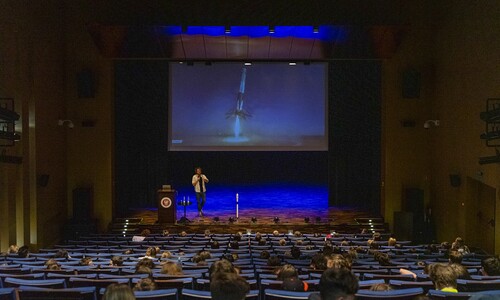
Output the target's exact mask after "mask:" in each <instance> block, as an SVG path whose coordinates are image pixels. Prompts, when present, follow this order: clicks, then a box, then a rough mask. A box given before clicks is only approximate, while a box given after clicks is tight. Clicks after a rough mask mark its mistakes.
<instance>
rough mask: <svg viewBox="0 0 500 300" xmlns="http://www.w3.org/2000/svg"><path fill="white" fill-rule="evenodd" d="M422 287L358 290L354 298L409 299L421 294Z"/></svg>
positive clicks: (362, 299) (422, 291)
mask: <svg viewBox="0 0 500 300" xmlns="http://www.w3.org/2000/svg"><path fill="white" fill-rule="evenodd" d="M423 294H424V290H423V289H422V288H411V289H401V290H392V291H370V290H358V292H357V293H356V299H358V300H371V299H392V300H396V299H397V300H411V299H413V298H414V297H415V296H419V295H423Z"/></svg>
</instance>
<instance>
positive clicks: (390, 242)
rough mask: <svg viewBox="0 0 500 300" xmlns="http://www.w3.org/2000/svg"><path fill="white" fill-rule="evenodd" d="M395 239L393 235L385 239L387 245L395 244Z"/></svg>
mask: <svg viewBox="0 0 500 300" xmlns="http://www.w3.org/2000/svg"><path fill="white" fill-rule="evenodd" d="M396 243H397V241H396V239H395V238H393V237H390V238H389V240H388V241H387V246H396Z"/></svg>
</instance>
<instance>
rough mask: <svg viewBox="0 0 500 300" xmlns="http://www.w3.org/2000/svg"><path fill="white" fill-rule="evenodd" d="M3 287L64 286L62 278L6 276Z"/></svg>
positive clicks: (56, 287)
mask: <svg viewBox="0 0 500 300" xmlns="http://www.w3.org/2000/svg"><path fill="white" fill-rule="evenodd" d="M4 286H5V287H19V286H34V287H43V288H54V289H62V288H65V287H66V281H65V280H64V279H22V278H12V277H7V278H5V279H4Z"/></svg>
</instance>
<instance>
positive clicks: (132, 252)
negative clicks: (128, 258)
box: [122, 249, 135, 255]
mask: <svg viewBox="0 0 500 300" xmlns="http://www.w3.org/2000/svg"><path fill="white" fill-rule="evenodd" d="M122 253H123V254H125V255H130V254H134V253H135V252H134V249H127V250H125V251H123V252H122Z"/></svg>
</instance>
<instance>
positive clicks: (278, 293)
mask: <svg viewBox="0 0 500 300" xmlns="http://www.w3.org/2000/svg"><path fill="white" fill-rule="evenodd" d="M310 294H311V292H290V291H283V290H274V289H267V290H265V291H264V297H263V300H286V299H295V300H307V299H308V298H309V295H310Z"/></svg>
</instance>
